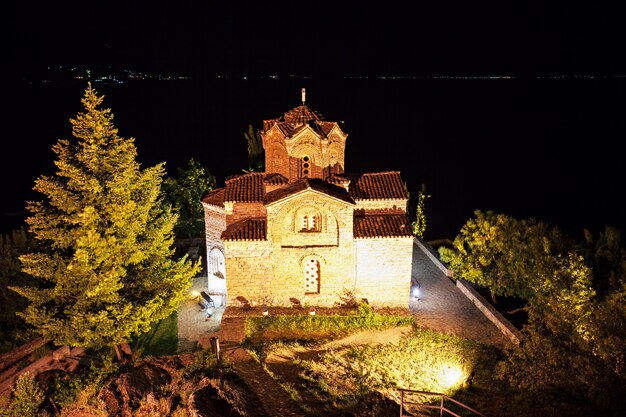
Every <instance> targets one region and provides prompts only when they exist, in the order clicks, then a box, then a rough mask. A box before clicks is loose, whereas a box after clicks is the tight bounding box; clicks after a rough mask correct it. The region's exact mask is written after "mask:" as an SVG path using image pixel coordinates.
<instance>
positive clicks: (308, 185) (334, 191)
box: [264, 178, 354, 204]
mask: <svg viewBox="0 0 626 417" xmlns="http://www.w3.org/2000/svg"><path fill="white" fill-rule="evenodd" d="M306 189H311V190H315V191H319V192H321V193H324V194H326V195H329V196H331V197H335V198H338V199H339V200H343V201H346V202H348V203H350V204H354V200H353V199H352V198H351V197H350V195H349V194H348V192H347V191H346V189H345V188H343V187H340V186H337V185H334V184H330V183H328V182H326V181H323V180H321V179H318V178H300V179H299V180H297V181H294V182H293V183H291V184H289V185H288V186H286V187H283V188H280V189H278V190H276V191H272V192H269V193H267V194H266V196H265V200H264V203H265V204H270V203H273V202H275V201H278V200H282V199H283V198H285V197H287V196H289V195H291V194H295V193H297V192H299V191H302V190H306Z"/></svg>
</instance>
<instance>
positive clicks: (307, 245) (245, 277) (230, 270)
mask: <svg viewBox="0 0 626 417" xmlns="http://www.w3.org/2000/svg"><path fill="white" fill-rule="evenodd" d="M261 137H262V139H263V147H264V150H265V172H251V173H246V174H242V175H234V176H231V177H229V178H227V179H226V181H225V186H224V187H223V188H219V189H216V190H213V191H211V192H209V193H208V194H206V195H205V196H204V197H203V198H202V205H203V207H204V215H205V229H206V248H207V266H208V290H209V293H212V294H225V295H226V299H227V300H228V304H229V305H237V304H239V303H240V302H242V301H243V302H244V303H245V302H248V303H250V304H251V305H260V304H266V305H268V306H290V305H292V304H293V303H294V302H300V303H301V304H302V305H311V306H332V305H334V304H336V303H338V302H340V300H341V299H340V296H343V295H345V294H346V293H347V292H350V293H352V294H354V295H355V296H356V297H358V298H366V299H367V300H368V302H369V303H370V304H372V305H377V306H395V307H398V306H399V307H408V304H409V298H410V287H411V265H412V254H413V238H414V236H413V234H412V230H411V225H410V223H409V219H408V217H407V212H406V209H407V200H408V196H407V192H406V190H405V187H404V183H403V181H402V178H401V176H400V172H398V171H387V172H367V173H347V172H345V168H346V167H345V163H344V160H345V150H346V139H347V137H348V134H347V133H346V132H344V131H343V130H342V129H341V127H340V125H339V124H338V123H337V122H332V121H327V120H325V118H324V117H323V116H322V115H321V114H320V113H318V112H316V111H315V110H313V109H311V108H310V107H308V106H307V105H306V104H305V92H304V89H303V91H302V105H300V106H298V107H295V108H294V109H291V110H289V111H287V112H286V113H285V114H283V115H282V116H280V117H278V118H276V119H269V120H264V121H263V128H262V130H261ZM372 157H375V155H372ZM237 300H239V301H237Z"/></svg>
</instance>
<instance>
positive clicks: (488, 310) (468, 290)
mask: <svg viewBox="0 0 626 417" xmlns="http://www.w3.org/2000/svg"><path fill="white" fill-rule="evenodd" d="M456 286H457V288H459V289H460V290H461V292H462V293H463V294H464V295H465V296H466V297H467V298H469V299H470V301H472V302H473V303H474V305H475V306H476V307H477V308H478V309H479V310H480V311H482V313H483V314H484V315H485V317H487V318H488V319H489V320H491V322H492V323H493V324H495V325H496V327H497V328H498V329H500V331H501V332H502V334H504V335H505V336H506V337H508V338H509V339H510V340H511V341H512V342H513V343H516V344H519V341H520V338H521V335H522V334H521V333H520V331H519V330H517V328H516V327H515V326H513V325H512V324H511V322H510V321H508V320H507V319H506V318H505V317H504V316H503V315H502V314H500V312H499V311H498V310H496V309H495V308H494V307H493V306H492V305H491V304H489V302H487V301H486V300H485V299H484V298H483V297H482V296H481V295H480V294H478V292H476V290H475V289H474V288H472V286H471V285H470V283H468V282H467V281H465V280H462V279H457V280H456Z"/></svg>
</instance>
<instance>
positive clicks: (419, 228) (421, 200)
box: [411, 184, 430, 238]
mask: <svg viewBox="0 0 626 417" xmlns="http://www.w3.org/2000/svg"><path fill="white" fill-rule="evenodd" d="M429 198H430V195H429V194H426V185H425V184H422V189H421V190H420V191H419V192H418V193H417V205H416V207H415V220H414V221H413V222H412V223H411V226H412V227H413V234H414V235H415V236H418V237H421V238H423V237H424V233H425V232H426V200H428V199H429Z"/></svg>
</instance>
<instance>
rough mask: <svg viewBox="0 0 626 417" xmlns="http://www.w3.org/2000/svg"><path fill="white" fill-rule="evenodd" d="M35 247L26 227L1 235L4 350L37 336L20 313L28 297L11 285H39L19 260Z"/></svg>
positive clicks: (0, 325)
mask: <svg viewBox="0 0 626 417" xmlns="http://www.w3.org/2000/svg"><path fill="white" fill-rule="evenodd" d="M35 247H36V246H35V240H34V239H33V238H32V236H30V235H29V234H28V233H27V231H26V230H24V229H19V230H14V231H12V232H11V233H10V234H6V235H0V304H1V305H2V309H0V352H7V351H10V350H11V349H13V348H15V347H17V346H18V345H20V344H23V343H26V342H28V341H30V340H31V339H32V338H33V337H34V336H35V334H34V328H33V327H32V326H29V325H28V324H27V323H26V322H25V321H24V320H23V319H22V318H21V317H20V316H18V315H16V312H19V311H22V310H24V309H25V308H26V306H27V305H28V300H27V299H26V298H24V297H22V296H20V295H19V294H16V293H15V291H11V290H10V289H9V286H14V285H33V286H34V285H37V282H36V281H35V280H33V279H32V278H31V277H30V276H28V275H27V274H24V273H22V271H21V264H20V260H19V257H20V256H21V255H23V254H25V253H28V252H30V251H32V250H34V249H35Z"/></svg>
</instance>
